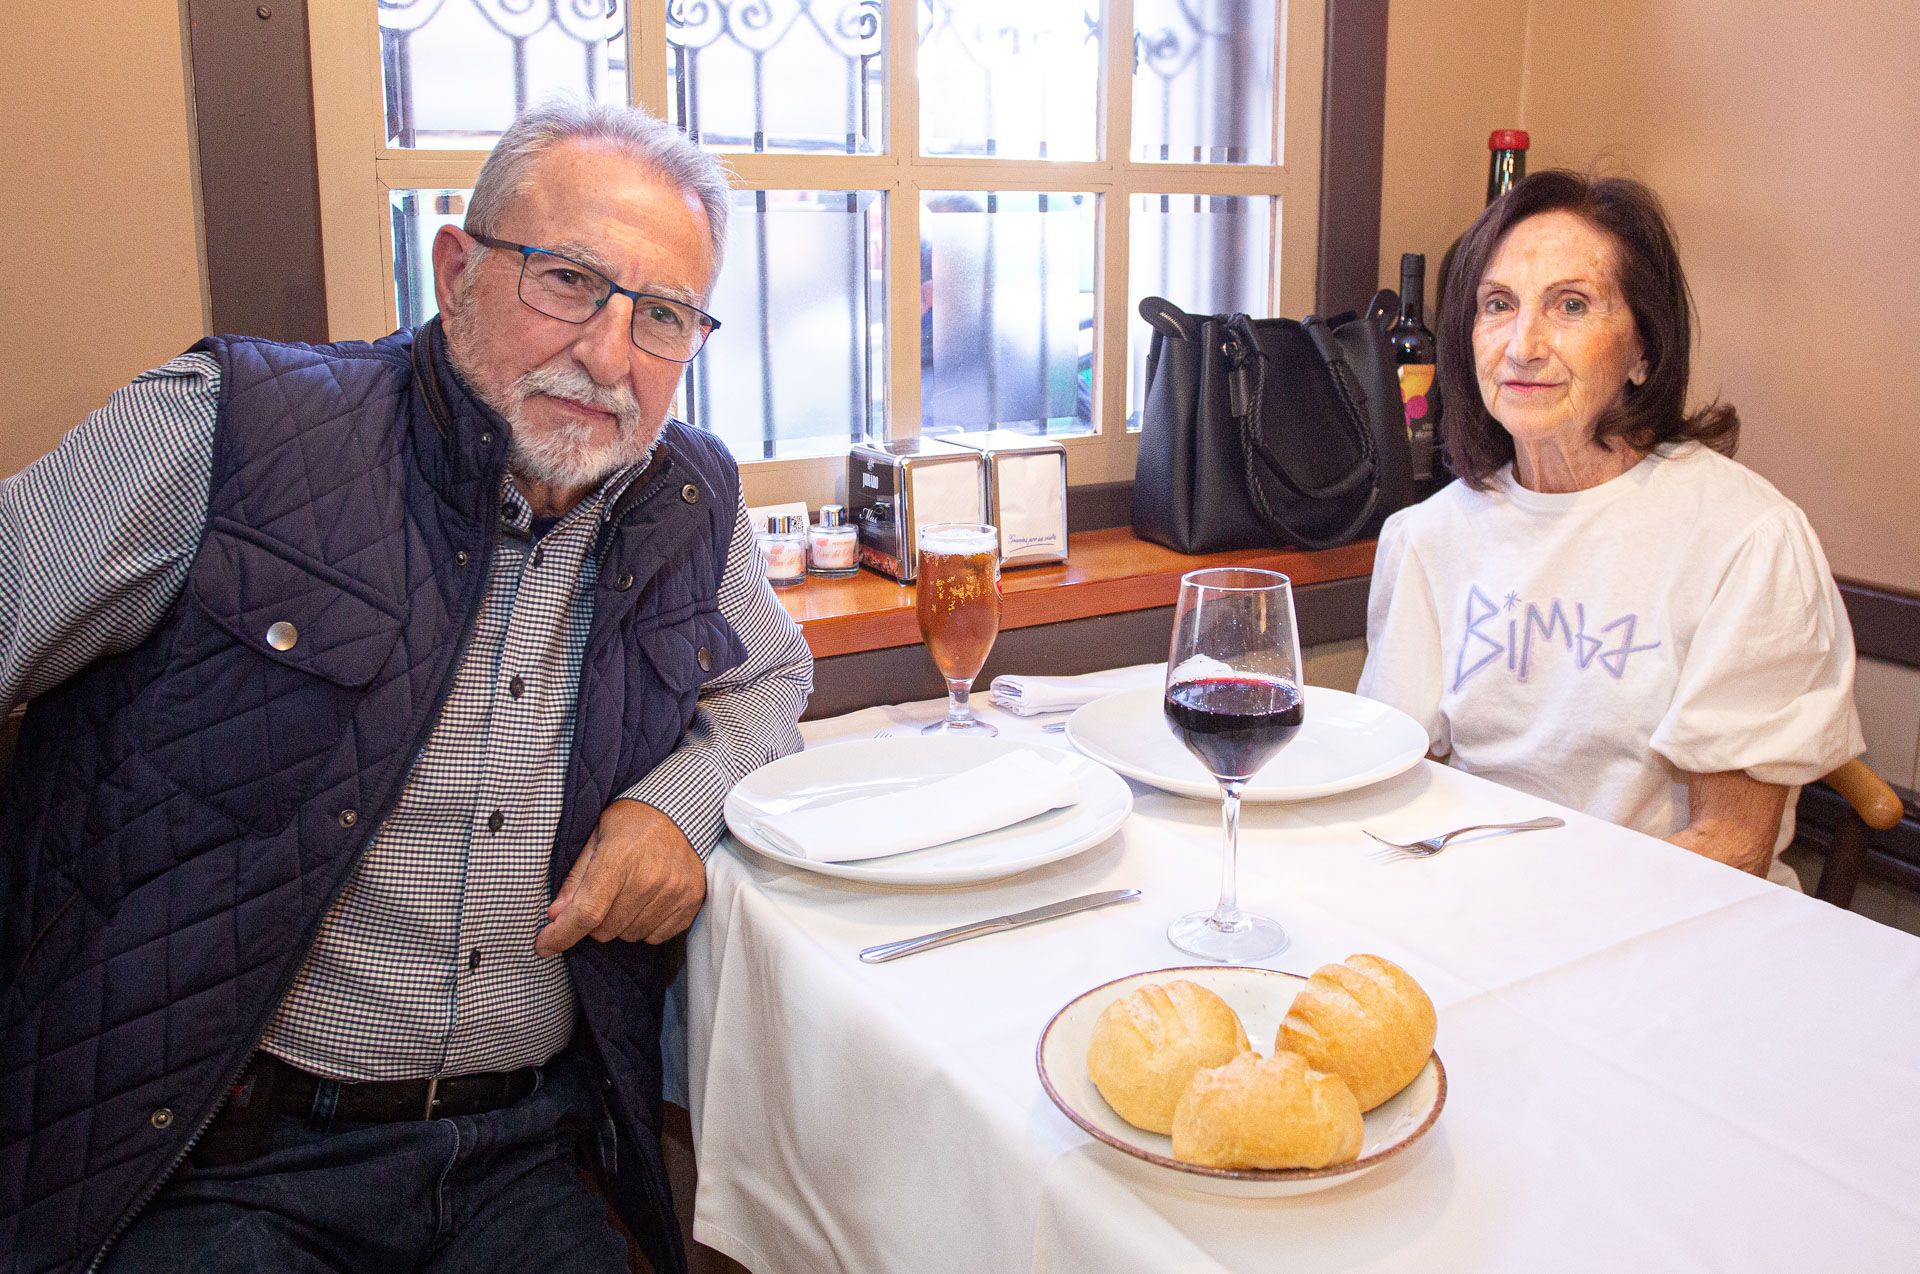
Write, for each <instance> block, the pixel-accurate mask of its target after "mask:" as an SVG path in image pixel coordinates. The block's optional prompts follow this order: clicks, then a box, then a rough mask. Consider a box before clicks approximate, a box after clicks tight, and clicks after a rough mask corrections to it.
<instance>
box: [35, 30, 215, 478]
mask: <svg viewBox="0 0 1920 1274" xmlns="http://www.w3.org/2000/svg"><path fill="white" fill-rule="evenodd" d="M185 67H186V58H185V57H184V55H183V52H182V31H181V19H180V9H179V7H178V6H177V5H176V4H174V3H172V0H138V3H125V4H122V3H116V4H53V5H40V6H35V7H34V9H33V16H32V18H31V19H27V18H24V17H23V18H20V19H19V20H10V21H9V22H8V23H7V34H6V38H5V39H4V40H0V119H3V120H5V121H6V124H5V127H4V129H0V173H4V174H5V177H4V180H0V226H4V227H5V234H4V235H0V280H5V281H6V282H5V287H4V290H0V474H9V473H13V472H14V471H16V470H18V469H19V468H21V467H22V466H23V465H25V464H27V463H28V462H30V461H31V460H33V459H34V458H35V457H37V456H39V455H40V454H42V453H43V452H45V451H46V450H47V449H49V448H50V447H52V446H53V445H54V444H55V443H56V442H58V441H59V439H60V436H61V435H62V434H63V433H65V432H66V431H67V430H68V429H70V428H72V427H73V426H74V425H75V424H77V423H78V422H79V421H80V419H81V418H82V417H83V416H85V414H86V413H87V412H88V411H90V410H92V409H93V408H94V407H97V406H98V405H99V404H100V402H101V401H102V400H103V399H104V398H105V397H106V396H107V394H109V393H110V392H112V391H113V389H115V388H116V387H117V386H119V385H121V384H123V383H125V382H126V381H127V380H128V379H129V378H131V377H132V376H133V375H134V374H135V373H137V372H140V371H142V370H143V369H145V368H148V367H151V366H153V365H155V364H157V363H162V362H165V361H166V360H167V359H168V358H170V357H172V356H173V355H174V354H177V353H179V352H180V351H181V350H182V349H184V348H186V347H187V346H188V345H191V344H192V343H193V342H194V341H196V340H198V339H199V338H200V337H201V336H203V335H205V333H206V324H205V319H204V317H203V315H204V308H205V307H204V302H203V299H202V287H201V269H200V255H201V254H200V247H199V231H198V228H197V214H196V210H195V202H194V185H195V183H194V176H193V165H192V160H191V146H190V129H189V124H188V120H189V112H188V93H187V77H186V70H185Z"/></svg>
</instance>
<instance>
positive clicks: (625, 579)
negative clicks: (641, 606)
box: [613, 571, 633, 593]
mask: <svg viewBox="0 0 1920 1274" xmlns="http://www.w3.org/2000/svg"><path fill="white" fill-rule="evenodd" d="M613 586H614V587H615V588H617V589H619V590H620V591H621V592H623V593H624V592H626V591H627V590H628V589H630V588H632V587H633V572H632V571H621V572H620V578H618V579H616V580H614V581H613Z"/></svg>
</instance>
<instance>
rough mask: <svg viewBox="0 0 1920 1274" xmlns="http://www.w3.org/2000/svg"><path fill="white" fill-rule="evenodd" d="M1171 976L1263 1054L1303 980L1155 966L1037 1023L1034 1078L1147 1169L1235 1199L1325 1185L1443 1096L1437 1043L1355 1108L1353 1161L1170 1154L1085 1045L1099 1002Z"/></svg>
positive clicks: (1407, 1136)
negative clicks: (1213, 998) (1265, 1163)
mask: <svg viewBox="0 0 1920 1274" xmlns="http://www.w3.org/2000/svg"><path fill="white" fill-rule="evenodd" d="M1175 979H1185V980H1186V981H1188V982H1196V983H1198V984H1199V985H1201V986H1203V987H1205V988H1206V989H1207V990H1209V991H1212V992H1213V993H1214V994H1215V995H1218V996H1219V997H1220V998H1221V999H1223V1000H1225V1001H1226V1002H1227V1003H1228V1004H1229V1005H1231V1006H1232V1007H1233V1011H1234V1012H1236V1013H1238V1014H1239V1015H1240V1021H1241V1024H1242V1025H1244V1026H1245V1027H1246V1028H1247V1038H1248V1039H1249V1040H1251V1041H1252V1042H1253V1046H1254V1049H1255V1051H1257V1052H1259V1053H1260V1054H1261V1055H1262V1056H1265V1055H1267V1054H1268V1053H1271V1052H1272V1051H1273V1037H1274V1033H1275V1032H1276V1031H1278V1030H1279V1029H1280V1022H1281V1019H1282V1018H1284V1017H1286V1015H1287V1007H1288V1006H1289V1005H1290V1004H1292V1003H1293V997H1294V995H1295V993H1297V992H1298V991H1299V990H1300V988H1301V987H1303V986H1305V985H1306V981H1307V980H1306V979H1305V978H1302V977H1296V976H1295V975H1293V974H1291V973H1281V972H1278V971H1277V970H1274V969H1252V968H1244V967H1239V966H1234V965H1226V966H1222V965H1217V964H1209V965H1201V966H1199V967H1196V968H1187V969H1155V970H1152V971H1151V972H1148V973H1135V974H1130V975H1128V976H1127V977H1124V978H1119V979H1117V980H1115V981H1113V982H1108V983H1106V984H1105V985H1103V986H1097V987H1095V988H1093V990H1091V991H1088V992H1086V993H1085V994H1083V995H1081V996H1080V997H1079V998H1078V999H1076V1000H1074V1001H1073V1002H1072V1003H1070V1004H1068V1005H1067V1006H1066V1007H1065V1008H1063V1009H1061V1010H1060V1011H1059V1012H1058V1013H1056V1014H1054V1015H1053V1020H1052V1021H1051V1022H1049V1023H1047V1029H1046V1030H1045V1031H1043V1032H1041V1035H1040V1047H1039V1049H1038V1050H1037V1051H1036V1056H1035V1061H1036V1063H1037V1064H1038V1066H1039V1068H1040V1084H1041V1087H1043V1088H1045V1089H1046V1090H1047V1096H1049V1097H1051V1098H1053V1104H1054V1105H1056V1106H1058V1107H1059V1108H1060V1110H1061V1113H1063V1114H1064V1115H1066V1117H1067V1118H1068V1119H1071V1120H1072V1121H1073V1122H1074V1123H1076V1124H1078V1125H1080V1127H1081V1128H1083V1129H1085V1130H1086V1131H1087V1133H1088V1134H1089V1135H1091V1136H1093V1137H1094V1138H1096V1139H1098V1140H1099V1141H1100V1143H1101V1144H1103V1145H1106V1146H1110V1147H1112V1148H1113V1149H1114V1150H1115V1151H1118V1152H1119V1153H1121V1154H1123V1155H1126V1156H1127V1157H1128V1158H1129V1160H1130V1161H1134V1162H1138V1163H1144V1164H1151V1165H1153V1168H1154V1169H1159V1171H1157V1172H1154V1173H1153V1175H1154V1176H1156V1177H1159V1178H1161V1179H1163V1180H1166V1181H1169V1182H1171V1183H1173V1184H1175V1185H1181V1186H1185V1187H1186V1188H1187V1189H1189V1190H1197V1191H1199V1192H1200V1193H1202V1194H1224V1195H1229V1196H1232V1197H1235V1198H1242V1199H1271V1198H1277V1197H1279V1196H1282V1195H1290V1194H1309V1193H1311V1192H1313V1191H1315V1190H1325V1189H1327V1188H1329V1187H1331V1186H1337V1185H1340V1184H1342V1183H1343V1182H1347V1181H1351V1180H1353V1179H1354V1178H1355V1177H1357V1176H1359V1175H1360V1174H1362V1173H1364V1172H1368V1171H1370V1170H1372V1169H1374V1168H1377V1167H1379V1166H1380V1165H1381V1164H1382V1163H1385V1162H1386V1161H1387V1160H1388V1159H1391V1158H1392V1157H1393V1156H1394V1155H1397V1154H1399V1153H1400V1152H1401V1151H1402V1150H1405V1149H1406V1148H1407V1147H1408V1146H1410V1145H1412V1144H1413V1143H1414V1142H1416V1141H1418V1140H1419V1139H1420V1138H1421V1137H1422V1136H1423V1135H1425V1133H1426V1131H1427V1129H1429V1128H1431V1127H1433V1121H1434V1120H1436V1119H1438V1118H1439V1117H1440V1108H1441V1107H1442V1106H1445V1105H1446V1104H1447V1071H1446V1068H1445V1067H1443V1066H1442V1065H1441V1064H1440V1055H1439V1054H1438V1053H1435V1054H1433V1055H1432V1056H1431V1057H1429V1058H1428V1059H1427V1065H1426V1068H1425V1069H1424V1070H1422V1071H1421V1072H1420V1073H1419V1074H1418V1075H1416V1076H1414V1079H1413V1082H1412V1083H1410V1084H1408V1085H1407V1086H1406V1087H1405V1088H1403V1089H1401V1090H1400V1091H1399V1092H1398V1093H1396V1094H1394V1095H1393V1096H1392V1097H1389V1098H1388V1099H1387V1100H1386V1101H1385V1102H1383V1103H1381V1104H1380V1105H1379V1106H1376V1107H1375V1108H1374V1109H1372V1110H1370V1111H1368V1112H1367V1113H1366V1114H1365V1115H1363V1116H1361V1120H1362V1122H1363V1123H1364V1125H1365V1127H1366V1133H1365V1136H1364V1139H1363V1140H1362V1141H1361V1143H1360V1157H1359V1158H1357V1159H1355V1160H1354V1161H1353V1162H1351V1163H1338V1164H1334V1165H1332V1166H1330V1167H1326V1168H1272V1169H1234V1168H1203V1167H1201V1166H1199V1165H1198V1164H1192V1163H1182V1162H1181V1161H1180V1160H1178V1159H1175V1158H1174V1157H1173V1139H1172V1138H1170V1137H1165V1136H1162V1135H1161V1134H1159V1133H1154V1132H1147V1131H1146V1130H1144V1129H1141V1128H1135V1127H1134V1126H1133V1125H1132V1124H1130V1123H1128V1122H1127V1121H1126V1120H1124V1119H1122V1118H1120V1116H1119V1115H1117V1114H1115V1113H1114V1110H1113V1107H1111V1106H1109V1105H1107V1099H1106V1098H1104V1097H1102V1096H1101V1095H1100V1090H1099V1089H1097V1088H1095V1087H1094V1086H1093V1080H1092V1078H1090V1077H1089V1076H1088V1074H1087V1045H1088V1044H1089V1042H1091V1040H1092V1039H1093V1026H1094V1023H1095V1022H1097V1021H1099V1019H1100V1014H1101V1013H1102V1012H1104V1011H1105V1010H1106V1007H1107V1005H1109V1004H1111V1003H1113V1002H1114V1001H1115V1000H1117V999H1119V998H1120V997H1121V996H1123V995H1126V994H1128V993H1129V992H1131V991H1133V990H1136V989H1137V988H1139V987H1140V986H1142V985H1143V984H1145V983H1149V982H1171V981H1174V980H1175ZM1149 1171H1151V1169H1149Z"/></svg>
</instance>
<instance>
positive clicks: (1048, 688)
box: [989, 666, 1162, 717]
mask: <svg viewBox="0 0 1920 1274" xmlns="http://www.w3.org/2000/svg"><path fill="white" fill-rule="evenodd" d="M1161 676H1162V674H1161V672H1160V670H1159V669H1158V668H1156V667H1153V666H1148V667H1145V668H1137V667H1136V668H1109V669H1107V670H1106V671H1104V672H1089V673H1085V674H1083V675H1081V676H1078V677H1013V676H1009V677H995V678H994V679H993V682H992V685H991V686H990V687H989V689H991V691H992V692H993V706H994V707H996V708H999V709H1001V710H1002V711H1004V712H1011V713H1013V715H1015V716H1016V717H1031V716H1036V715H1038V714H1040V713H1042V712H1064V711H1066V710H1067V709H1068V708H1078V707H1080V706H1082V705H1083V704H1089V703H1092V702H1093V701H1094V700H1095V699H1104V698H1105V697H1106V696H1108V695H1110V694H1112V693H1113V692H1114V691H1116V690H1132V689H1133V688H1134V687H1135V686H1147V685H1158V684H1159V682H1160V678H1161Z"/></svg>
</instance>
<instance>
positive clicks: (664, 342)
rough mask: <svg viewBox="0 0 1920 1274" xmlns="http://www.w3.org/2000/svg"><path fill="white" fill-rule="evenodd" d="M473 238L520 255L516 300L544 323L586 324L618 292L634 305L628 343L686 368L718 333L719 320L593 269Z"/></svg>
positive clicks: (512, 245)
mask: <svg viewBox="0 0 1920 1274" xmlns="http://www.w3.org/2000/svg"><path fill="white" fill-rule="evenodd" d="M472 238H473V239H474V241H475V242H476V243H483V244H485V245H486V246H487V247H489V248H499V249H500V250H501V251H503V252H518V253H519V254H520V299H521V300H522V301H524V302H525V303H526V304H527V305H528V306H530V307H532V308H533V309H535V310H538V311H539V312H540V313H542V314H544V315H546V316H547V317H548V318H556V319H559V320H560V321H561V322H562V323H585V322H586V321H587V320H589V319H591V318H592V317H593V316H594V315H596V314H598V313H599V312H600V311H601V309H602V308H604V307H605V305H606V303H607V302H608V301H610V300H612V299H613V297H614V294H615V293H618V294H619V295H621V296H624V297H626V298H627V299H628V300H630V301H632V302H633V343H634V344H635V345H637V346H639V347H640V348H641V349H643V350H645V351H646V352H647V353H649V354H653V355H655V356H657V357H659V358H664V359H666V360H667V361H668V362H673V363H691V362H692V361H693V360H694V357H695V356H696V355H697V354H699V353H700V347H701V346H702V345H705V344H706V343H707V337H709V336H711V335H712V334H713V333H715V332H717V331H719V330H720V320H719V319H717V318H715V317H713V315H711V314H709V313H707V312H706V311H705V310H702V309H700V308H698V307H697V306H692V305H688V304H687V303H686V302H685V301H676V300H674V299H673V298H672V297H670V296H656V295H654V294H653V293H651V292H635V291H633V290H632V289H631V288H623V287H621V286H620V285H619V284H618V283H615V282H614V281H613V280H612V279H609V278H608V277H607V276H606V275H604V274H602V273H600V272H599V271H598V270H596V269H594V268H593V267H591V266H587V265H582V264H581V263H580V262H578V261H575V260H573V259H572V258H571V257H564V256H561V255H560V254H559V253H558V252H550V251H548V250H547V249H545V248H533V247H528V246H527V245H526V244H524V243H510V242H508V241H507V240H505V239H495V238H493V237H491V236H490V235H484V234H476V235H473V236H472Z"/></svg>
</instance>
